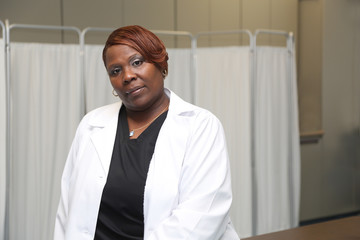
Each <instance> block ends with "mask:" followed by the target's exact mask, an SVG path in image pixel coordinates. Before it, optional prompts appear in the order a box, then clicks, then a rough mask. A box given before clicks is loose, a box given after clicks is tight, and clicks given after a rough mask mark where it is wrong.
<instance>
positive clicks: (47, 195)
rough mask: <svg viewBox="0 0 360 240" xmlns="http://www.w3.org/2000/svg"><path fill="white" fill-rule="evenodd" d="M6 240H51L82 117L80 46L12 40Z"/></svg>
mask: <svg viewBox="0 0 360 240" xmlns="http://www.w3.org/2000/svg"><path fill="white" fill-rule="evenodd" d="M11 82H12V116H11V132H12V136H11V146H12V152H11V155H12V158H11V161H12V166H11V172H10V175H11V180H10V184H11V188H10V231H9V232H10V239H11V240H15V239H24V240H25V239H34V240H35V239H36V240H48V239H52V234H53V226H54V220H55V213H56V209H57V206H58V201H59V197H60V176H61V174H62V169H63V166H64V163H65V160H66V156H67V153H68V150H69V147H70V144H71V141H72V138H73V136H74V133H75V129H76V127H77V125H78V123H79V120H80V117H81V110H80V109H81V104H80V102H81V99H80V98H79V96H80V90H81V85H80V65H79V46H76V45H67V46H65V45H59V44H25V43H12V44H11Z"/></svg>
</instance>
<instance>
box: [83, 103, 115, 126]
mask: <svg viewBox="0 0 360 240" xmlns="http://www.w3.org/2000/svg"><path fill="white" fill-rule="evenodd" d="M120 107H121V102H120V101H119V102H115V103H112V104H108V105H105V106H102V107H98V108H95V109H93V110H91V111H89V112H88V113H86V114H85V116H84V117H83V118H82V120H81V122H80V126H84V125H86V126H88V125H90V126H94V127H96V126H99V127H101V126H103V125H104V124H105V123H106V122H107V121H108V120H110V119H112V118H114V117H117V116H118V113H119V109H120Z"/></svg>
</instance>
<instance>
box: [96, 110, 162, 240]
mask: <svg viewBox="0 0 360 240" xmlns="http://www.w3.org/2000/svg"><path fill="white" fill-rule="evenodd" d="M166 116H167V112H164V113H163V114H161V115H160V116H159V117H158V118H157V119H156V120H155V121H154V122H152V123H151V124H150V125H149V126H148V127H147V128H146V129H145V131H143V132H142V133H141V135H140V136H139V137H138V138H137V139H129V128H128V123H127V118H126V110H125V107H121V109H120V111H119V121H118V126H117V131H116V137H115V143H114V149H113V154H112V158H111V163H110V169H109V174H108V178H107V182H106V184H105V187H104V190H103V193H102V198H101V203H100V209H99V214H98V219H97V224H96V231H95V237H94V239H96V240H110V239H111V240H114V239H137V240H138V239H143V238H144V212H143V203H144V189H145V181H146V177H147V173H148V169H149V164H150V160H151V158H152V155H153V153H154V148H155V143H156V139H157V137H158V134H159V131H160V128H161V126H162V124H163V122H164V121H165V118H166Z"/></svg>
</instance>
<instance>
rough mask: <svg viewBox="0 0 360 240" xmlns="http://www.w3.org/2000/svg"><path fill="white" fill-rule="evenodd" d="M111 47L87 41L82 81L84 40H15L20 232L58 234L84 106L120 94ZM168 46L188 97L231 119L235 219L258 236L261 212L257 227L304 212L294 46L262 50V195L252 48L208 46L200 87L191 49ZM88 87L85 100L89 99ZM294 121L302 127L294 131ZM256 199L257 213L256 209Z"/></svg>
mask: <svg viewBox="0 0 360 240" xmlns="http://www.w3.org/2000/svg"><path fill="white" fill-rule="evenodd" d="M102 48H103V46H102V45H88V46H86V48H85V61H84V64H85V71H84V73H83V74H84V77H85V88H84V89H82V86H81V84H80V78H81V72H80V69H81V68H80V66H81V64H80V60H79V47H78V46H76V45H60V44H25V43H13V44H11V49H12V50H11V53H12V54H11V81H12V96H13V101H12V102H13V106H12V120H11V127H12V128H11V130H12V136H11V144H12V152H11V153H12V170H11V173H10V174H11V183H10V184H11V189H10V200H11V204H10V238H11V240H15V239H30V240H32V239H34V240H35V239H36V240H48V239H51V238H52V233H53V224H54V217H55V213H56V208H57V204H58V200H59V194H60V178H61V174H62V170H63V165H64V161H65V159H66V155H67V153H68V150H69V147H70V144H71V141H72V138H73V136H74V133H75V129H76V127H77V125H78V123H79V121H80V118H81V117H82V115H83V112H82V109H84V108H85V111H86V112H88V111H90V110H92V109H94V108H96V107H99V106H102V105H105V104H109V103H112V102H115V101H118V98H116V97H114V96H112V93H111V92H112V87H111V84H110V82H109V79H108V76H107V74H106V71H105V68H104V65H103V62H102V58H101V52H102ZM168 53H169V58H170V60H169V75H168V77H167V78H166V80H165V85H166V86H167V87H169V88H170V89H172V90H173V91H175V92H176V93H177V94H178V95H180V96H181V97H182V98H184V99H185V100H187V101H191V99H192V95H191V93H192V92H193V91H194V93H195V103H196V104H197V105H199V106H202V107H204V108H207V109H209V110H210V111H212V112H213V113H214V114H215V115H216V116H218V118H219V119H220V120H221V122H222V123H223V126H224V129H225V132H226V137H227V144H228V149H229V155H230V161H231V167H232V169H231V172H232V183H233V195H234V201H233V206H232V209H231V217H232V219H233V222H234V225H235V228H236V229H237V231H238V233H239V234H240V236H241V237H248V236H251V235H252V228H253V227H254V226H253V224H252V223H253V220H254V219H255V220H256V227H257V230H258V231H257V233H265V232H269V231H274V230H279V229H284V228H288V227H291V224H289V222H291V219H290V218H291V216H292V217H293V219H295V220H296V219H297V217H298V212H297V211H298V201H299V145H298V144H299V142H298V141H299V136H298V130H297V115H296V114H297V108H296V84H293V85H292V89H293V93H294V94H293V95H292V99H291V100H289V99H287V98H286V96H287V95H286V92H287V84H288V83H287V80H286V79H287V78H286V56H287V55H286V50H285V49H282V48H263V49H259V50H258V55H257V56H258V57H257V59H258V61H257V62H258V68H257V69H258V74H257V76H258V81H257V85H256V86H258V87H259V89H256V92H257V95H256V96H257V98H258V100H257V103H258V104H257V109H256V113H257V115H256V129H257V130H256V139H257V141H256V148H257V151H258V152H259V154H258V155H257V156H256V167H257V170H256V177H257V178H256V179H257V183H256V184H257V192H256V193H257V194H256V196H257V198H256V199H253V198H252V197H253V195H252V188H251V186H252V184H253V183H252V175H251V172H252V170H251V145H250V143H251V141H250V140H251V119H250V117H251V112H250V111H251V106H250V105H251V104H250V99H251V96H250V83H251V82H250V77H251V71H250V70H251V67H252V66H251V55H250V49H249V48H248V47H224V48H201V49H198V50H197V54H196V72H197V82H196V85H195V86H194V85H193V84H194V82H193V80H194V79H193V78H192V77H191V52H190V49H168ZM284 57H285V58H284ZM0 58H1V55H0ZM0 67H1V62H0ZM0 73H1V72H0ZM293 75H294V76H295V74H293ZM0 79H1V76H0ZM293 81H295V79H293ZM194 87H195V89H194ZM82 90H84V91H85V106H83V105H84V101H83V100H82V99H80V98H81V92H82ZM0 96H1V95H0ZM287 103H291V104H292V107H293V109H294V113H293V117H292V118H291V119H292V120H291V121H292V122H291V123H290V122H289V119H288V118H287V117H286V116H287V112H288V110H287V105H286V104H287ZM284 105H286V106H284ZM288 124H292V127H293V128H292V129H293V130H294V132H292V133H291V134H289V132H288V128H287V127H286V126H287V125H288ZM0 129H1V128H0ZM261 134H266V135H261ZM286 137H291V141H290V140H289V138H286ZM291 144H292V145H291ZM288 149H291V151H289V150H288ZM290 154H291V155H290ZM289 160H291V161H289ZM289 163H291V164H290V165H289ZM0 164H1V162H0ZM0 186H1V185H0ZM291 187H292V188H293V190H292V191H290V190H289V189H290V188H291ZM0 190H1V188H0ZM253 207H254V208H256V209H257V213H258V215H257V216H253V215H252V209H253ZM291 207H293V208H294V209H290V208H291ZM0 210H1V208H0ZM0 213H1V211H0ZM0 216H1V215H0ZM296 223H297V221H296Z"/></svg>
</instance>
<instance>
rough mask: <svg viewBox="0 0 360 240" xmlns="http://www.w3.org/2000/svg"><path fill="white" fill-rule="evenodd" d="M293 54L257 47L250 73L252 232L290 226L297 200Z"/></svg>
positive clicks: (296, 212)
mask: <svg viewBox="0 0 360 240" xmlns="http://www.w3.org/2000/svg"><path fill="white" fill-rule="evenodd" d="M290 67H291V68H292V69H295V56H291V57H290V58H289V51H288V49H286V48H279V47H258V48H257V50H256V65H255V76H256V77H255V79H254V104H255V106H254V109H253V110H254V111H255V116H254V121H253V124H254V130H255V132H254V134H255V136H254V140H255V142H254V144H255V146H254V148H255V156H254V161H255V162H254V165H255V172H254V174H255V179H256V181H257V182H256V184H255V196H256V199H255V201H254V204H255V206H256V207H255V209H256V215H255V217H256V226H255V227H256V233H257V234H264V233H268V232H273V231H278V230H283V229H288V228H291V227H296V226H297V224H298V219H299V201H300V137H299V129H298V107H297V106H298V104H297V90H296V74H295V73H294V72H293V73H292V74H291V72H289V69H290Z"/></svg>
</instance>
